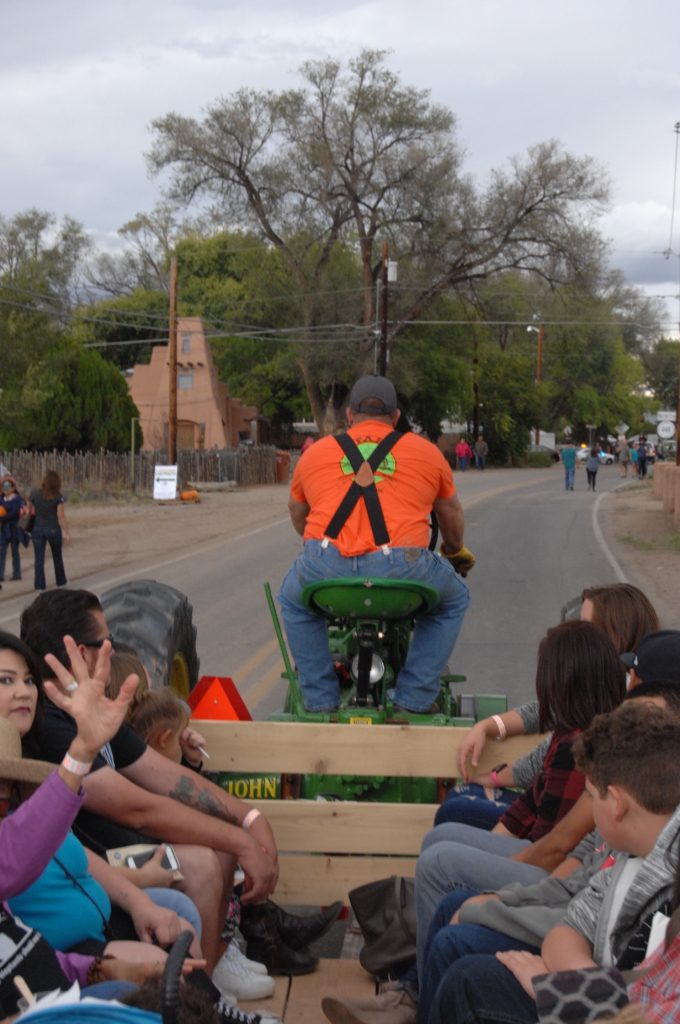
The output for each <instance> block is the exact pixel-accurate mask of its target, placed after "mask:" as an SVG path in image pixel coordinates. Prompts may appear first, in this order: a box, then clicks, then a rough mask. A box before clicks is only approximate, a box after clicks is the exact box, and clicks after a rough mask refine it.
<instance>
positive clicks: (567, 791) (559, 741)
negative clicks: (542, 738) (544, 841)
mask: <svg viewBox="0 0 680 1024" xmlns="http://www.w3.org/2000/svg"><path fill="white" fill-rule="evenodd" d="M580 731H581V730H580V729H573V730H572V731H571V732H565V731H560V730H559V729H556V730H555V732H554V733H553V737H552V739H551V741H550V746H549V747H548V750H547V753H546V755H545V759H544V761H543V769H542V770H541V771H540V772H539V774H538V775H537V776H536V778H535V779H534V781H533V783H532V785H531V786H530V787H529V789H527V790H525V791H524V793H522V795H521V796H518V797H517V799H516V800H515V802H514V803H513V804H511V805H510V807H509V808H508V809H507V811H506V812H505V814H504V815H503V817H502V818H501V819H500V820H501V824H502V825H505V827H506V828H507V829H508V831H509V832H512V834H513V835H514V836H517V837H518V838H519V839H530V840H531V841H532V842H535V841H536V840H537V839H540V838H541V836H544V835H546V833H548V832H549V831H550V829H551V828H552V827H553V825H556V824H557V822H558V821H559V820H560V819H561V818H563V817H564V815H565V814H566V813H567V811H570V810H571V808H572V807H573V806H574V804H575V803H576V801H577V800H578V798H579V797H580V795H581V793H582V792H583V790H584V787H585V777H584V776H583V774H582V773H581V772H577V771H576V769H575V768H574V758H573V756H572V753H571V745H572V743H573V741H574V740H575V739H576V737H577V736H578V734H579V732H580Z"/></svg>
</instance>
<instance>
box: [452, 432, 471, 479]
mask: <svg viewBox="0 0 680 1024" xmlns="http://www.w3.org/2000/svg"><path fill="white" fill-rule="evenodd" d="M456 458H457V459H458V468H459V469H460V471H461V473H464V472H465V470H466V469H467V468H468V466H469V464H470V461H471V459H472V448H471V447H470V445H469V444H468V442H467V441H466V440H465V438H464V437H461V439H460V441H458V443H457V445H456Z"/></svg>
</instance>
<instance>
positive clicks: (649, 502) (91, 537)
mask: <svg viewBox="0 0 680 1024" xmlns="http://www.w3.org/2000/svg"><path fill="white" fill-rule="evenodd" d="M286 501H287V488H286V487H285V486H283V485H281V484H272V485H269V486H266V487H257V488H255V487H253V488H245V489H243V490H232V491H229V492H209V493H204V494H202V495H201V510H200V515H196V511H197V510H196V509H195V508H194V507H193V506H192V505H181V504H180V503H168V504H155V503H154V502H152V501H151V500H150V499H131V500H129V501H115V502H114V501H110V502H102V501H82V502H80V503H77V504H76V503H74V502H72V501H70V502H69V504H68V506H67V510H68V511H67V516H68V521H69V524H70V527H71V532H72V543H71V544H70V545H69V546H68V547H67V548H66V550H65V553H64V561H65V564H66V572H67V575H68V576H69V579H70V580H71V581H72V582H74V583H77V580H78V577H83V576H86V575H88V574H89V573H91V572H92V570H93V568H94V567H96V568H97V569H99V570H106V569H109V568H116V569H118V570H120V569H123V568H124V567H125V566H126V565H139V564H143V563H145V562H152V561H154V560H155V559H156V558H157V557H162V555H163V554H170V553H172V552H173V550H174V549H175V547H176V546H177V545H178V544H180V543H182V542H183V541H184V538H185V537H186V533H187V531H189V530H191V534H192V539H193V540H194V541H208V540H211V539H217V538H219V537H223V536H224V534H225V528H228V529H230V530H234V531H235V532H237V531H238V530H240V529H242V528H244V527H247V526H251V527H252V526H257V525H259V524H264V523H266V522H269V521H272V520H276V519H280V518H281V517H282V516H285V514H286V511H285V510H286ZM600 525H601V527H602V530H603V533H604V535H605V538H606V540H607V542H608V544H609V545H610V547H611V549H612V552H613V553H614V556H615V557H616V559H617V560H618V562H619V564H620V565H621V567H622V569H623V571H624V573H625V574H626V576H627V577H628V578H629V579H630V581H631V582H633V583H636V584H637V585H638V586H640V587H641V588H642V589H643V590H645V592H646V593H648V595H649V597H650V599H651V600H652V602H653V603H654V605H655V606H656V608H657V609H658V611H659V614H660V616H661V619H662V621H663V623H664V625H667V626H673V627H674V626H677V627H678V628H680V533H678V532H677V531H675V530H674V529H673V525H672V522H671V520H670V518H669V517H668V516H667V515H665V514H664V512H663V511H662V508H661V503H660V502H659V501H656V500H653V499H652V493H651V485H650V484H649V483H645V484H638V483H637V482H635V483H629V484H627V485H625V486H624V487H622V488H621V489H620V490H617V491H616V492H612V493H610V494H609V495H607V497H606V499H605V500H604V501H603V502H602V505H601V507H600ZM47 565H48V580H49V579H50V572H51V562H50V557H49V553H48V556H47ZM32 566H33V556H32V552H31V550H30V549H29V550H28V551H26V552H23V551H22V570H23V577H24V578H23V580H22V581H21V582H20V583H9V582H7V583H5V584H4V589H3V591H2V595H0V597H2V598H4V597H10V596H11V597H17V596H20V595H21V594H22V593H24V592H31V591H32V586H33V572H32ZM10 571H11V570H10V564H9V557H8V564H7V573H8V575H9V574H10Z"/></svg>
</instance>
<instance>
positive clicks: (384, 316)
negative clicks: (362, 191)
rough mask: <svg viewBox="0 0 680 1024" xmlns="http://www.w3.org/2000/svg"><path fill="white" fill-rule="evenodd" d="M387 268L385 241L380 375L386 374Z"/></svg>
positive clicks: (387, 259) (382, 269)
mask: <svg viewBox="0 0 680 1024" xmlns="http://www.w3.org/2000/svg"><path fill="white" fill-rule="evenodd" d="M388 268H389V252H388V248H387V242H385V244H384V245H383V251H382V263H381V266H380V279H381V282H382V287H381V289H380V356H379V358H378V373H379V374H380V376H381V377H385V376H386V374H387V280H388V274H387V271H388Z"/></svg>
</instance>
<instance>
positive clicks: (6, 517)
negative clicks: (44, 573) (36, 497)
mask: <svg viewBox="0 0 680 1024" xmlns="http://www.w3.org/2000/svg"><path fill="white" fill-rule="evenodd" d="M23 504H24V499H23V498H22V497H21V495H20V494H19V490H18V488H17V485H16V483H15V482H14V479H13V477H11V476H6V477H5V478H4V479H3V481H2V493H1V494H0V508H1V509H2V521H1V522H0V580H4V578H5V561H6V559H7V548H10V549H11V551H12V579H13V580H20V579H21V558H20V555H19V544H20V542H21V534H20V531H19V516H20V515H21V509H22V506H23Z"/></svg>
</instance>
